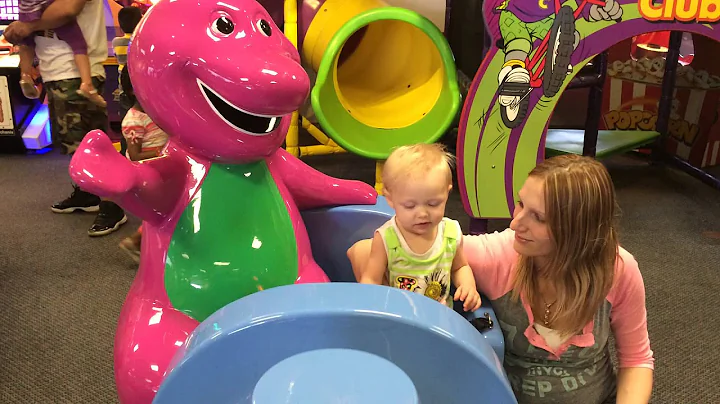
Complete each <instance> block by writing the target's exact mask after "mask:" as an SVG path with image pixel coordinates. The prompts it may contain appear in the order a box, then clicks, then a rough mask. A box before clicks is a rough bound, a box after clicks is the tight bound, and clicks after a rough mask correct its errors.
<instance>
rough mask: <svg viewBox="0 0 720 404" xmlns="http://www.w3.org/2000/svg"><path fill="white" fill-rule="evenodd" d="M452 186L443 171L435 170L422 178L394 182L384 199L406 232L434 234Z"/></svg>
mask: <svg viewBox="0 0 720 404" xmlns="http://www.w3.org/2000/svg"><path fill="white" fill-rule="evenodd" d="M451 188H452V185H449V184H447V179H446V177H445V173H444V172H442V171H440V170H435V171H431V172H429V173H428V174H427V175H426V176H423V177H422V178H419V179H408V180H406V181H404V182H402V183H399V184H395V185H394V186H393V189H392V190H391V191H390V192H388V194H387V198H388V203H389V204H390V207H391V208H393V209H394V210H395V218H396V221H397V223H398V225H399V226H400V227H401V228H402V229H403V230H404V231H405V232H410V233H413V234H416V235H427V234H432V233H434V231H435V228H436V227H437V225H438V224H440V221H441V220H442V218H443V217H444V216H445V205H446V204H447V200H448V194H449V192H450V189H451Z"/></svg>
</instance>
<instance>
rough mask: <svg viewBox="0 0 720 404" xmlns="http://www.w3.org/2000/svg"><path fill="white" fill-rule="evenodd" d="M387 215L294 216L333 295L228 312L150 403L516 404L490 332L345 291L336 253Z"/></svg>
mask: <svg viewBox="0 0 720 404" xmlns="http://www.w3.org/2000/svg"><path fill="white" fill-rule="evenodd" d="M391 215H392V210H390V208H389V207H388V206H387V203H386V202H385V200H384V199H383V198H380V199H379V201H378V203H377V205H375V206H342V207H333V208H328V209H318V210H312V211H307V212H304V213H303V218H304V220H305V224H306V227H307V229H308V232H309V235H310V239H311V242H312V247H313V254H314V257H315V259H316V260H317V262H318V264H319V265H320V266H321V267H322V268H323V269H325V271H326V272H327V274H328V276H329V277H330V278H331V280H332V281H333V283H328V284H303V285H289V286H283V287H277V288H272V289H268V290H265V291H262V292H258V293H255V294H253V295H250V296H247V297H245V298H243V299H240V300H238V301H235V302H233V303H231V304H229V305H227V306H225V307H224V308H222V309H220V310H218V311H217V312H215V313H214V314H213V315H212V316H210V317H209V318H208V319H206V320H205V321H204V322H203V323H201V324H200V325H199V326H198V328H197V329H196V330H195V331H194V332H193V333H192V335H191V336H190V338H189V340H188V342H187V344H186V345H185V346H184V347H182V348H181V349H180V350H179V351H178V353H177V354H176V356H175V358H174V359H173V361H172V363H171V364H170V366H169V368H168V374H167V376H166V378H165V381H164V382H163V384H162V385H161V387H160V390H159V391H158V393H157V395H156V397H155V400H154V403H158V404H164V403H172V404H181V403H197V402H212V403H253V404H279V403H288V404H289V403H293V404H301V403H313V404H325V403H340V402H342V403H358V404H360V403H374V404H399V403H408V404H414V403H423V404H427V403H442V404H451V403H470V402H472V403H475V402H489V403H498V404H504V403H516V401H515V398H514V396H513V393H512V390H511V388H510V385H509V383H508V381H507V379H506V377H505V374H504V371H503V368H502V358H503V356H502V354H503V351H502V350H503V339H502V333H501V331H500V329H499V327H498V326H497V325H495V326H494V327H493V328H491V329H490V330H487V331H484V332H479V331H478V330H476V329H475V327H473V325H471V324H470V322H469V321H468V318H471V317H473V316H474V315H477V314H479V315H480V316H483V315H484V314H485V313H488V314H489V316H490V318H491V319H492V320H493V322H494V324H497V321H496V319H495V316H494V312H493V311H492V309H491V308H490V307H489V306H487V305H484V306H483V307H481V309H480V310H479V311H478V312H476V313H461V315H459V314H458V313H457V312H453V311H452V310H451V309H449V308H448V307H446V306H444V305H442V304H438V303H437V302H435V301H433V300H431V299H428V298H427V297H425V296H422V295H418V294H414V293H410V292H407V291H403V290H399V289H394V288H389V287H386V286H375V285H361V284H358V283H355V279H354V276H353V273H352V269H351V267H350V264H349V262H348V260H347V257H346V250H347V248H348V247H350V246H351V245H352V244H353V243H355V242H356V241H358V240H360V239H363V238H370V237H372V234H373V232H374V230H375V229H376V228H377V227H379V226H380V225H381V224H382V223H384V222H385V221H386V220H388V219H389V218H390V217H391Z"/></svg>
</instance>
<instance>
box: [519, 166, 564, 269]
mask: <svg viewBox="0 0 720 404" xmlns="http://www.w3.org/2000/svg"><path fill="white" fill-rule="evenodd" d="M544 186H545V181H543V180H542V179H539V178H537V177H528V179H527V180H526V181H525V184H524V185H523V187H522V189H520V192H518V197H519V198H518V199H519V200H518V202H517V204H516V205H515V212H513V220H512V222H510V228H511V229H513V230H514V231H515V242H514V244H513V247H514V248H515V251H517V252H518V253H519V254H522V255H524V256H526V257H536V258H540V260H539V262H538V263H539V264H541V265H542V258H546V257H548V256H550V254H552V252H553V251H554V250H555V243H554V242H553V241H552V239H551V237H550V229H549V228H548V225H547V222H546V218H547V216H546V213H547V212H546V210H545V191H544Z"/></svg>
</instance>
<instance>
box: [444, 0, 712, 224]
mask: <svg viewBox="0 0 720 404" xmlns="http://www.w3.org/2000/svg"><path fill="white" fill-rule="evenodd" d="M710 3H712V4H710ZM672 4H674V8H672V7H669V6H668V7H665V5H664V4H658V5H656V4H654V3H652V1H651V0H640V1H639V2H638V1H636V0H635V1H634V0H609V1H600V0H570V1H564V2H561V1H560V0H556V1H554V2H551V1H548V0H493V1H487V2H486V3H485V4H484V16H485V24H486V26H487V31H488V32H489V35H491V37H492V44H493V46H492V47H491V48H490V50H489V51H488V53H487V55H485V58H484V60H483V63H482V65H481V66H480V69H478V72H477V75H476V77H475V79H474V81H473V84H472V86H471V88H470V92H469V94H468V97H467V100H466V102H465V105H464V108H463V111H462V116H461V122H460V127H459V131H458V148H457V154H458V155H457V158H458V168H459V169H458V180H459V183H460V191H461V194H462V196H463V204H464V206H465V210H466V212H467V213H468V215H470V216H471V217H475V218H509V217H511V215H512V211H513V209H514V205H515V203H514V201H515V195H516V193H517V190H518V189H519V188H520V185H521V184H522V183H523V181H524V180H525V178H526V177H527V174H528V172H529V171H530V170H531V169H532V168H533V167H534V166H535V165H536V164H537V162H538V161H541V160H542V159H544V158H545V135H546V132H547V127H548V123H549V120H550V116H551V114H552V112H553V109H554V108H555V104H556V103H557V101H558V99H559V98H560V97H559V94H561V93H562V91H563V90H564V88H565V87H566V86H567V85H568V83H569V82H570V80H571V79H572V78H573V77H574V76H575V75H576V74H577V73H578V72H579V71H580V69H581V68H582V67H583V66H584V65H585V64H587V62H588V61H590V60H591V59H592V58H593V57H595V55H597V54H599V53H600V52H603V51H604V50H606V49H608V48H609V47H611V46H613V45H615V44H616V43H618V42H620V41H622V40H625V39H627V38H631V37H633V36H635V35H639V34H643V33H647V32H653V31H672V30H680V31H688V32H693V33H697V34H701V35H705V36H708V37H710V38H713V39H715V40H720V33H718V31H716V30H714V29H713V28H714V25H715V24H716V23H717V21H718V19H720V1H719V0H709V1H704V2H703V4H701V5H699V6H698V2H694V1H687V4H686V2H685V1H683V0H678V1H676V2H674V3H672ZM711 6H712V7H711ZM690 21H693V22H695V21H697V22H700V23H697V24H687V22H690ZM540 87H542V91H535V89H538V88H540Z"/></svg>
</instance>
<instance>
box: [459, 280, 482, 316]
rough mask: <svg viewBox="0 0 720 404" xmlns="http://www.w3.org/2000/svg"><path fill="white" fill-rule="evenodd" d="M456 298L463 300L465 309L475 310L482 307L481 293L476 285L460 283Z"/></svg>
mask: <svg viewBox="0 0 720 404" xmlns="http://www.w3.org/2000/svg"><path fill="white" fill-rule="evenodd" d="M454 300H455V301H457V300H461V301H462V302H463V310H465V311H475V310H477V309H479V308H480V294H479V293H478V291H477V289H475V285H474V284H472V285H460V286H459V287H458V288H457V290H455V297H454Z"/></svg>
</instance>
